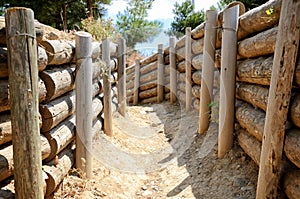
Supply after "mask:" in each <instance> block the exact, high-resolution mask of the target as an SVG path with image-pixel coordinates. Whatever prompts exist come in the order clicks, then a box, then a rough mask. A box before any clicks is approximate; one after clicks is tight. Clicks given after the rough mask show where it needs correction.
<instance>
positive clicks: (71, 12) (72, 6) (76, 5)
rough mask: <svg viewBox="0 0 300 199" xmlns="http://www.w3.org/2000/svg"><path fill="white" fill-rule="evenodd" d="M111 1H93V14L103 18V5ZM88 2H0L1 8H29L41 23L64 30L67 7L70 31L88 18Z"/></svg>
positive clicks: (3, 0) (59, 0)
mask: <svg viewBox="0 0 300 199" xmlns="http://www.w3.org/2000/svg"><path fill="white" fill-rule="evenodd" d="M110 1H111V0H93V1H92V3H93V13H94V14H95V15H96V16H100V17H101V16H103V14H104V12H105V10H104V9H103V4H109V3H110ZM86 3H87V2H86V1H84V0H77V1H76V0H55V1H48V0H0V6H1V7H4V6H5V7H15V6H19V7H27V8H31V9H32V10H33V11H34V15H35V18H36V19H37V20H39V21H40V22H41V23H44V24H47V25H50V26H52V27H55V28H58V29H62V28H63V16H64V13H63V6H64V5H66V13H65V14H66V22H67V25H68V28H69V29H73V28H74V27H75V26H80V21H81V19H83V18H86V17H87V13H86V11H87V8H86V6H87V5H86Z"/></svg>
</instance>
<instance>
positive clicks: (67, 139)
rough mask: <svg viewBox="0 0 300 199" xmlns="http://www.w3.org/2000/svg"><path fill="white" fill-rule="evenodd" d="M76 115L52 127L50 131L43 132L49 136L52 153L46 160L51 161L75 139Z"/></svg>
mask: <svg viewBox="0 0 300 199" xmlns="http://www.w3.org/2000/svg"><path fill="white" fill-rule="evenodd" d="M75 128H76V123H75V116H74V115H73V116H70V117H69V118H67V119H65V120H64V121H63V122H62V123H60V124H59V125H57V126H56V127H54V128H53V129H51V130H50V131H49V132H45V133H43V135H44V136H45V137H46V138H47V140H48V142H49V144H50V147H51V153H50V154H49V156H48V157H47V158H46V159H45V161H46V162H49V161H51V160H52V159H53V158H55V156H56V155H57V154H58V153H60V152H61V151H62V150H63V149H64V148H66V146H67V145H68V144H70V143H71V142H72V141H73V140H75V132H76V129H75Z"/></svg>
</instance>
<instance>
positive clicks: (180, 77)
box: [177, 73, 185, 82]
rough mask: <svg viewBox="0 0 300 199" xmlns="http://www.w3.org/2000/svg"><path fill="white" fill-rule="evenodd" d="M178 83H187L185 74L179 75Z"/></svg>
mask: <svg viewBox="0 0 300 199" xmlns="http://www.w3.org/2000/svg"><path fill="white" fill-rule="evenodd" d="M177 80H178V82H185V73H177Z"/></svg>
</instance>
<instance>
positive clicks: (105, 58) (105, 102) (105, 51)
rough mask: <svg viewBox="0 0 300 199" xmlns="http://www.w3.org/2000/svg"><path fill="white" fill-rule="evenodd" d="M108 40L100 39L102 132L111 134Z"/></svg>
mask: <svg viewBox="0 0 300 199" xmlns="http://www.w3.org/2000/svg"><path fill="white" fill-rule="evenodd" d="M109 47H110V41H109V39H108V38H106V39H104V40H103V41H102V59H103V61H104V62H105V66H104V73H103V75H102V78H103V94H104V97H103V108H104V133H105V134H106V135H108V136H112V134H113V132H112V101H111V100H112V97H111V82H110V81H109V78H110V76H111V68H110V50H109Z"/></svg>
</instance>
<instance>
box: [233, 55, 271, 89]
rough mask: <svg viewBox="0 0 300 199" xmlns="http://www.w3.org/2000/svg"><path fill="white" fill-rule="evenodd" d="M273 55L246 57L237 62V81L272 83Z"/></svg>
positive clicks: (261, 83)
mask: <svg viewBox="0 0 300 199" xmlns="http://www.w3.org/2000/svg"><path fill="white" fill-rule="evenodd" d="M273 59H274V57H273V56H270V57H268V58H265V57H259V58H257V59H246V60H243V61H239V62H238V64H237V76H236V78H237V81H241V82H248V83H253V84H260V85H270V80H271V73H272V66H273Z"/></svg>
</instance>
